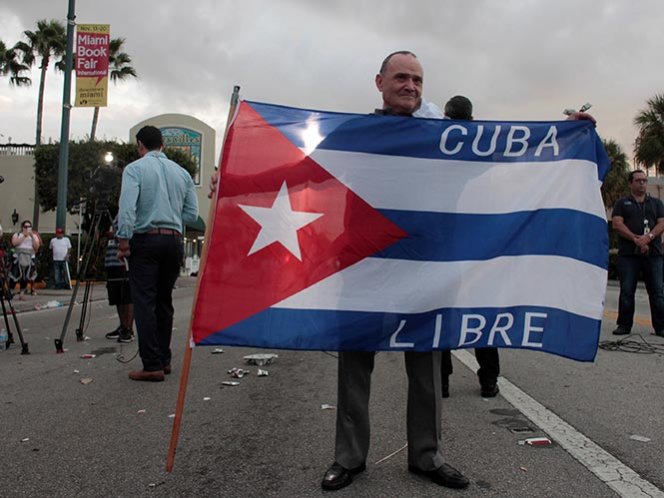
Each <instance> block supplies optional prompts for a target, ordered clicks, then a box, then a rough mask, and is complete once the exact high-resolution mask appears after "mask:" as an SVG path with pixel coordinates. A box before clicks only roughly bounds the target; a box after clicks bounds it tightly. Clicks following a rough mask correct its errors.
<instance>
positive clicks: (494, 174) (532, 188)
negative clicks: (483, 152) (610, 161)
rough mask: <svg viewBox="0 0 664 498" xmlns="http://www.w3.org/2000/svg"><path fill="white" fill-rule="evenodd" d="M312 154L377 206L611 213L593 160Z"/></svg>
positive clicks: (484, 211) (487, 211)
mask: <svg viewBox="0 0 664 498" xmlns="http://www.w3.org/2000/svg"><path fill="white" fill-rule="evenodd" d="M311 158H312V159H313V160H314V161H316V162H317V163H318V164H320V165H321V166H322V167H323V168H325V169H326V170H327V171H328V172H329V173H330V174H332V175H333V176H334V177H335V178H337V179H338V180H339V181H341V182H342V183H344V184H345V185H346V186H347V187H348V188H350V189H351V190H352V191H353V192H355V193H356V194H357V195H359V196H360V197H361V198H362V199H364V200H365V201H366V202H368V203H369V204H370V205H371V206H373V207H374V208H376V209H398V210H405V211H432V212H441V213H468V214H471V213H472V214H503V213H513V212H518V211H532V210H536V209H547V208H549V209H552V208H564V209H572V210H577V211H582V212H585V213H589V214H593V215H595V216H598V217H600V218H602V219H605V218H606V213H605V211H604V205H603V203H602V200H601V196H600V190H599V188H600V186H601V184H600V181H599V180H598V179H597V165H596V164H595V163H593V162H590V161H584V160H578V159H566V160H562V161H556V162H512V163H483V162H471V161H457V160H444V159H440V160H439V159H420V158H413V157H401V156H384V155H376V154H366V153H359V152H343V151H333V150H323V149H317V150H315V151H314V152H313V153H312V154H311ZM441 170H443V172H441ZM592 185H596V188H594V187H592Z"/></svg>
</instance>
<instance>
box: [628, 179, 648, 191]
mask: <svg viewBox="0 0 664 498" xmlns="http://www.w3.org/2000/svg"><path fill="white" fill-rule="evenodd" d="M647 186H648V177H646V175H645V174H644V173H634V177H633V178H632V181H631V182H630V184H629V188H630V190H631V191H632V195H638V196H640V195H644V194H645V193H646V187H647Z"/></svg>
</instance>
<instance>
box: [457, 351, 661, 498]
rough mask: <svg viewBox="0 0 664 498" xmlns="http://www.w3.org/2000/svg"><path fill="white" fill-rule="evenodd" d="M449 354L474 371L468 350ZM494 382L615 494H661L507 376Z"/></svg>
mask: <svg viewBox="0 0 664 498" xmlns="http://www.w3.org/2000/svg"><path fill="white" fill-rule="evenodd" d="M452 354H454V356H456V358H457V359H458V360H459V361H460V362H461V363H463V364H464V365H466V366H467V367H468V368H470V369H471V370H472V371H473V372H475V371H477V368H478V364H477V360H475V358H474V357H473V355H471V354H470V353H469V352H468V351H465V350H456V351H452ZM498 385H499V386H500V394H502V396H503V398H505V399H506V400H507V401H508V402H509V403H511V404H512V405H513V406H514V408H516V409H518V410H519V411H520V412H521V413H523V414H524V415H525V416H526V417H528V418H529V419H530V420H531V421H532V422H533V423H534V424H536V425H537V426H538V427H539V428H540V429H542V430H543V431H544V432H546V433H547V434H548V435H549V437H550V438H551V439H553V440H554V441H556V442H557V443H558V444H559V445H560V446H561V447H562V448H564V449H565V450H566V451H567V452H568V453H569V454H570V455H572V456H573V457H574V458H575V459H576V460H578V461H579V462H580V463H581V464H582V465H583V466H585V467H586V468H587V469H588V470H590V471H591V472H592V473H593V474H595V475H596V476H597V477H598V478H599V479H600V480H601V481H602V482H604V483H605V484H606V485H607V486H609V487H610V488H611V489H613V490H614V491H615V492H616V493H618V495H619V496H622V497H624V498H664V491H662V490H660V489H659V488H657V487H656V486H654V485H653V484H651V483H650V482H648V481H646V480H645V479H643V478H642V477H641V476H639V475H638V474H637V473H636V472H635V471H634V470H632V469H631V468H629V467H628V466H627V465H625V464H624V463H622V462H621V461H620V460H618V459H617V458H616V457H614V456H613V455H611V454H610V453H608V452H607V451H605V450H604V449H602V448H601V447H600V446H598V445H597V444H596V443H594V442H593V441H591V440H590V439H588V438H587V437H586V436H584V435H583V434H581V433H580V432H579V431H577V430H576V429H575V428H574V427H572V426H571V425H570V424H568V423H567V422H565V421H564V420H563V419H561V418H560V417H558V416H557V415H556V414H554V413H553V412H551V411H550V410H549V409H547V408H546V407H545V406H543V405H542V404H540V403H539V402H537V401H536V400H535V399H533V398H532V397H530V396H528V395H527V394H526V393H525V392H523V391H522V390H521V389H519V388H518V387H516V386H515V385H514V384H512V383H511V382H510V381H509V380H507V379H505V378H504V377H500V379H499V381H498Z"/></svg>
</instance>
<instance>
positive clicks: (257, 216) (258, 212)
mask: <svg viewBox="0 0 664 498" xmlns="http://www.w3.org/2000/svg"><path fill="white" fill-rule="evenodd" d="M239 206H240V208H242V210H243V211H244V212H245V213H247V214H248V215H249V216H251V217H252V218H253V219H254V221H256V223H258V224H259V225H260V226H261V230H260V232H258V237H256V240H255V241H254V245H252V246H251V249H250V250H249V253H248V254H247V256H249V255H251V254H253V253H255V252H257V251H260V250H261V249H263V248H264V247H267V246H269V245H270V244H272V243H273V242H279V243H280V244H281V245H282V246H284V247H285V248H286V249H288V250H289V251H290V252H291V253H292V254H293V255H294V256H295V257H296V258H297V259H299V260H300V261H302V255H301V253H300V243H299V241H298V240H297V231H298V230H299V229H300V228H302V227H305V226H306V225H308V224H309V223H311V222H312V221H314V220H316V219H318V218H320V217H321V216H323V213H307V212H305V211H293V209H292V208H291V203H290V197H288V185H286V182H284V183H282V184H281V188H280V189H279V193H278V194H277V197H276V199H275V200H274V203H272V207H269V208H264V207H258V206H243V205H242V204H240V205H239Z"/></svg>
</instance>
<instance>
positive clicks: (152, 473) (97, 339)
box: [0, 286, 664, 498]
mask: <svg viewBox="0 0 664 498" xmlns="http://www.w3.org/2000/svg"><path fill="white" fill-rule="evenodd" d="M640 292H641V291H640ZM616 295H617V289H615V288H613V287H609V289H608V291H607V312H608V313H610V311H611V309H615V302H616ZM174 296H175V305H176V323H175V326H176V330H175V333H174V341H173V343H174V344H173V345H174V365H173V366H174V374H173V375H171V376H170V377H168V378H167V380H166V382H163V383H155V384H151V383H135V382H132V381H130V380H129V379H128V378H127V372H128V371H129V370H131V369H135V368H140V362H139V360H138V359H134V360H132V361H130V362H129V363H128V364H124V363H121V362H120V361H118V358H117V355H118V353H121V354H122V355H123V356H124V358H125V361H127V360H129V359H130V358H131V357H132V356H133V354H134V353H135V351H136V344H135V343H132V344H129V345H120V344H118V343H115V342H112V341H109V340H107V339H105V338H104V333H105V332H107V331H109V330H112V329H113V328H115V326H116V320H117V319H116V317H115V313H114V311H113V309H111V308H110V307H108V306H107V305H106V303H105V301H97V302H94V303H93V304H92V307H91V311H90V319H89V323H88V325H87V328H86V330H85V335H86V336H87V337H88V339H87V340H86V341H84V342H80V343H77V342H76V341H75V335H74V332H73V330H74V329H75V328H76V324H77V323H78V322H77V320H78V316H77V313H78V311H79V307H76V308H75V312H74V315H73V317H72V325H71V326H70V329H71V330H70V331H69V334H68V336H67V338H66V340H65V348H68V351H67V352H65V353H64V354H56V353H55V348H54V346H53V339H54V338H55V337H57V336H59V334H60V332H61V329H62V323H63V320H64V315H65V311H66V309H65V308H56V309H47V310H42V311H36V312H29V313H20V314H19V319H20V322H21V325H22V326H23V331H24V334H25V336H26V339H27V340H28V342H29V344H30V351H31V354H30V355H20V354H19V353H20V350H19V348H17V347H12V348H11V349H10V350H8V351H5V352H0V406H1V407H2V412H1V416H0V449H1V451H0V461H1V462H2V470H0V496H8V497H9V496H11V497H18V496H26V497H27V496H30V497H41V496H44V497H47V496H48V497H59V496H113V497H119V496H127V497H129V496H132V497H134V496H159V497H162V496H177V497H180V496H183V497H184V496H187V497H191V496H223V497H254V496H255V497H309V496H322V495H328V496H329V493H324V492H322V491H321V490H320V480H321V478H322V475H323V473H324V471H325V469H326V468H327V466H328V465H329V464H330V463H332V460H333V444H334V418H335V411H334V410H333V409H322V408H321V406H322V405H323V404H330V405H334V404H335V402H336V360H335V358H334V355H333V354H327V353H324V352H297V351H273V352H275V353H277V354H278V355H279V358H278V359H277V360H276V361H275V363H274V364H272V365H270V366H268V367H266V369H267V370H268V371H269V375H268V376H267V377H257V376H256V367H246V368H248V369H250V370H251V372H252V373H251V374H250V375H249V376H247V377H245V378H243V379H241V380H240V385H239V386H236V387H224V386H222V384H221V383H222V381H226V380H230V378H229V376H228V374H227V373H226V371H227V370H228V369H229V368H232V367H244V364H243V362H242V357H243V356H244V355H245V354H249V353H254V352H258V351H257V350H250V349H240V348H224V351H225V352H224V353H223V354H213V353H212V352H213V350H214V348H197V349H195V350H194V354H193V362H192V368H191V374H190V378H189V386H188V391H187V399H186V407H185V412H184V418H183V425H182V430H181V436H180V441H179V446H178V452H177V457H176V461H175V468H174V470H173V472H172V473H170V474H168V473H166V472H165V460H166V453H167V448H168V443H169V439H170V436H171V428H172V418H170V417H169V416H170V415H172V414H173V413H174V411H175V403H176V396H177V389H178V383H179V374H180V370H181V369H180V363H181V358H182V353H183V351H184V346H185V335H186V330H187V326H188V321H189V313H190V309H191V302H192V298H193V288H192V287H190V286H182V287H180V288H178V289H177V290H176V291H175V293H174ZM638 313H639V315H642V316H643V317H645V318H647V300H646V299H645V298H644V297H643V296H640V299H639V306H638ZM645 318H641V319H640V320H641V321H640V322H639V323H640V325H638V326H637V327H635V332H641V333H642V334H643V338H644V339H645V340H647V341H649V342H652V343H657V344H661V345H664V340H663V339H661V338H658V337H654V336H650V335H648V334H649V332H650V331H649V329H648V328H647V325H645V323H646V322H645V321H644V320H645ZM612 329H613V320H612V319H610V318H607V319H606V320H605V323H604V324H603V327H602V339H608V340H613V339H614V337H612V336H611V335H610V331H611V330H612ZM260 352H266V351H260ZM85 353H93V354H96V355H97V356H96V357H95V358H93V359H83V358H81V355H82V354H85ZM463 353H464V352H462V353H460V354H459V355H458V356H457V357H455V365H454V366H455V373H454V375H453V376H452V378H451V397H450V398H449V399H448V400H445V402H444V404H443V440H444V449H445V454H446V458H447V461H448V462H449V463H450V464H452V465H453V466H455V467H457V468H458V469H459V470H461V471H462V472H463V473H464V474H465V475H466V476H468V477H469V479H470V480H471V486H470V487H469V488H468V489H467V490H465V491H454V490H447V489H444V488H439V487H438V486H435V485H434V484H431V483H430V482H428V481H427V480H425V479H422V478H420V477H417V476H413V475H411V474H409V473H408V472H407V471H406V465H407V463H406V453H405V450H401V451H398V450H400V449H402V448H403V446H404V444H405V406H406V402H405V397H406V375H405V371H404V366H403V355H401V354H398V353H380V354H379V355H378V357H377V362H376V370H375V372H374V376H373V379H374V380H373V392H372V401H371V403H372V404H371V413H372V446H371V451H370V455H369V459H368V462H367V464H368V468H367V472H365V473H364V474H362V475H360V476H358V477H357V478H356V481H355V482H354V483H353V485H352V486H350V487H348V488H346V489H344V490H341V491H338V492H336V493H333V494H334V496H339V497H344V496H353V497H355V496H361V497H374V496H375V497H402V496H404V497H405V496H407V497H429V496H431V497H433V496H465V497H469V498H470V497H569V496H583V497H610V496H621V495H622V496H664V493H663V492H662V491H661V490H663V489H664V471H663V470H662V455H664V437H663V436H662V434H664V417H662V412H663V410H662V409H663V408H664V383H663V382H662V380H664V374H662V372H663V371H664V357H663V356H662V355H661V354H635V353H626V352H619V351H604V350H600V351H599V352H598V355H597V359H596V361H595V362H594V363H578V362H574V361H571V360H566V359H563V358H558V357H556V356H552V355H547V354H542V353H536V352H529V351H521V350H502V351H501V361H502V370H503V378H502V379H501V381H500V385H501V389H502V390H503V393H504V394H505V396H502V395H500V396H498V397H497V398H495V399H490V400H486V399H482V398H481V397H480V396H479V386H478V384H477V381H476V377H475V374H474V373H473V371H471V370H470V369H469V368H467V367H466V366H465V365H464V364H463V363H462V362H461V361H460V360H459V358H461V359H462V360H464V361H465V359H466V358H467V357H468V356H469V355H467V354H466V355H465V356H464V354H463ZM82 379H92V382H90V383H88V384H83V383H81V380H82ZM519 393H523V394H524V395H528V396H529V397H530V398H529V399H532V401H533V402H534V404H532V403H531V402H530V401H523V396H521V395H520V394H519ZM507 397H509V398H510V400H511V401H512V403H510V402H509V401H508V400H507V399H506V398H507ZM538 404H539V405H538ZM533 406H542V407H545V408H546V409H548V411H549V412H550V413H551V414H552V415H553V416H554V418H555V417H556V416H557V417H558V419H560V420H562V421H563V423H565V422H566V423H567V424H570V425H571V426H572V427H573V428H574V429H576V431H578V433H576V432H570V431H569V430H568V429H565V430H566V431H567V432H566V433H565V434H563V436H561V437H560V439H557V437H558V434H559V432H558V431H559V428H560V427H559V426H555V424H558V422H555V423H554V426H552V427H554V428H553V429H551V428H550V427H549V426H546V427H547V428H548V429H549V430H551V431H552V433H553V434H555V436H554V435H552V436H551V437H552V439H553V444H552V445H551V446H545V447H533V446H528V445H520V444H519V441H520V440H523V439H525V438H527V437H534V436H545V435H546V432H545V431H544V429H543V428H541V427H539V426H538V425H537V423H536V422H533V421H532V420H530V419H528V418H527V417H526V416H525V415H524V414H523V412H528V410H531V411H532V408H533ZM540 411H541V410H540ZM547 413H548V412H547ZM545 418H546V417H545ZM564 427H566V426H564ZM563 432H565V431H563ZM583 436H585V437H586V438H588V439H589V440H590V441H591V442H594V443H596V444H597V445H599V447H601V448H602V449H603V450H605V451H606V453H607V454H608V455H609V456H610V457H611V458H615V459H617V461H618V462H619V463H621V464H622V465H624V467H619V468H618V470H617V472H618V474H620V475H623V474H624V475H627V474H629V472H625V470H624V469H628V470H629V469H631V470H633V471H635V473H636V474H635V475H636V481H634V482H636V483H637V485H636V486H632V487H629V486H628V487H627V488H625V487H624V486H623V488H622V489H623V491H622V492H620V493H617V492H616V491H614V489H615V486H614V487H613V488H612V487H610V486H609V485H607V483H606V482H605V481H606V480H607V479H608V480H611V477H610V476H609V477H608V478H604V480H603V478H601V475H602V470H603V469H604V468H605V467H611V465H613V463H611V462H612V461H609V460H602V464H601V465H599V466H598V465H597V463H596V462H595V464H593V463H592V455H590V457H589V455H588V454H587V452H584V449H588V447H589V446H591V445H590V443H588V441H586V440H585V439H583ZM634 436H637V439H634V438H633V437H634ZM638 439H641V440H638ZM645 439H648V440H647V441H646V440H645ZM570 440H571V441H572V442H573V443H574V442H579V441H580V443H579V444H578V445H577V446H579V447H581V448H582V451H580V452H578V451H574V450H570V449H569V446H570V443H569V441H570ZM572 446H574V444H572ZM395 452H396V453H395ZM390 455H391V456H390ZM386 457H387V458H386ZM588 458H590V463H588V461H586V462H585V465H584V463H582V462H583V460H584V459H585V460H588ZM601 458H606V456H605V455H604V456H601V457H600V459H601ZM580 460H581V461H580ZM586 465H589V466H590V467H591V468H593V465H594V468H593V470H594V471H595V473H593V472H591V470H589V469H588V468H587V466H586ZM598 467H599V468H598ZM621 473H622V474H621ZM598 474H599V475H600V477H598ZM614 477H615V476H614ZM627 477H629V476H627ZM639 479H643V481H640V480H639ZM617 480H618V481H620V480H621V477H620V476H619V477H618V478H617ZM639 483H641V484H642V483H645V484H646V487H645V488H642V489H641V490H640V489H638V485H639ZM614 484H615V482H614ZM648 485H649V486H652V487H651V488H648ZM657 488H659V491H658V490H657ZM624 489H628V491H624ZM644 490H645V491H644ZM653 490H654V491H653ZM658 493H659V494H658Z"/></svg>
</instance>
